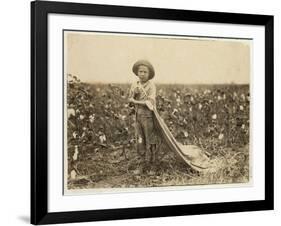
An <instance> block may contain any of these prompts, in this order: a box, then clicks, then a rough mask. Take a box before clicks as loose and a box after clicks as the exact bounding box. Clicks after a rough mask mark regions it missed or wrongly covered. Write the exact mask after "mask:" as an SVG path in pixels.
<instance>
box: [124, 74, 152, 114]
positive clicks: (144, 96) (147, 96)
mask: <svg viewBox="0 0 281 226" xmlns="http://www.w3.org/2000/svg"><path fill="white" fill-rule="evenodd" d="M141 86H142V87H143V89H144V90H145V92H144V91H143V89H142V88H141ZM129 98H134V99H135V100H140V101H145V100H149V101H150V102H151V103H152V105H153V106H155V104H156V86H155V84H154V83H153V82H152V81H151V80H148V81H147V82H146V83H144V84H141V83H140V82H139V81H137V82H134V83H133V84H132V85H131V88H130V91H129ZM136 109H137V113H138V114H147V113H150V114H151V111H150V110H149V109H148V108H147V106H145V105H137V108H136Z"/></svg>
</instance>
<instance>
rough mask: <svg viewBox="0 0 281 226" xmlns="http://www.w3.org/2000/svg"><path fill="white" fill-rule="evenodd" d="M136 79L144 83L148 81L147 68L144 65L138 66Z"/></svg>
mask: <svg viewBox="0 0 281 226" xmlns="http://www.w3.org/2000/svg"><path fill="white" fill-rule="evenodd" d="M138 77H139V79H140V81H141V82H146V81H147V80H148V79H149V69H148V67H147V66H144V65H140V66H139V68H138Z"/></svg>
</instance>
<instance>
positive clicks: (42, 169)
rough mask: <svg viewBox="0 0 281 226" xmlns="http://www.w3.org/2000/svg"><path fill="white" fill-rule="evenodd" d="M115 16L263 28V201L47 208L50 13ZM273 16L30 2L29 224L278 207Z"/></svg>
mask: <svg viewBox="0 0 281 226" xmlns="http://www.w3.org/2000/svg"><path fill="white" fill-rule="evenodd" d="M50 13H57V14H72V15H95V16H112V17H123V18H148V19H162V20H178V21H197V22H212V23H224V24H248V25H262V26H264V27H265V71H264V74H265V84H264V85H265V119H264V120H265V147H264V150H265V199H264V200H257V201H242V202H224V203H204V204H191V205H173V206H157V207H142V208H124V209H106V210H90V211H88V210H87V211H72V212H54V213H52V212H48V179H47V178H48V14H50ZM273 19H274V18H273V16H269V15H250V14H238V13H222V12H205V11H190V10H175V9H157V8H142V7H127V6H115V5H96V4H80V3H62V2H45V1H35V2H31V223H32V224H52V223H70V222H85V221H100V220H115V219H132V218H149V217H166V216H180V215H193V214H214V213H227V212H241V211H257V210H272V209H273V208H274V186H273V183H274V181H273V178H274V172H273V168H274V165H273V163H274V161H273V159H274V158H273V139H274V138H273V133H274V131H273V123H274V115H273V114H274V113H273V108H274V101H273V100H274V96H273V93H274V90H273V88H274V86H273V84H274V81H273Z"/></svg>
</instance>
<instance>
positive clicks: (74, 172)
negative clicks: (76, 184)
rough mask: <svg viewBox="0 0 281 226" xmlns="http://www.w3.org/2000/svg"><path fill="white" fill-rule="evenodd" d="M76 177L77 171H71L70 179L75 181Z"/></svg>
mask: <svg viewBox="0 0 281 226" xmlns="http://www.w3.org/2000/svg"><path fill="white" fill-rule="evenodd" d="M76 175H77V173H76V171H75V170H71V172H70V178H71V179H72V180H74V179H75V178H76Z"/></svg>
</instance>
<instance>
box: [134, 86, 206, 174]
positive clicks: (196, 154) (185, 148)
mask: <svg viewBox="0 0 281 226" xmlns="http://www.w3.org/2000/svg"><path fill="white" fill-rule="evenodd" d="M139 87H140V88H141V89H142V91H143V92H144V94H145V96H146V97H148V95H147V93H146V91H145V89H144V88H143V86H142V85H141V84H139ZM146 104H147V107H148V108H150V109H152V111H153V113H154V117H155V122H156V126H157V129H158V130H159V132H160V134H161V136H162V138H163V139H164V140H165V143H166V144H167V146H168V147H169V149H170V150H171V151H173V152H175V153H176V154H177V155H178V156H180V158H181V159H182V160H183V161H184V162H185V163H187V164H188V165H189V166H190V167H191V168H193V169H194V170H196V171H203V170H206V169H208V167H209V164H210V159H209V157H208V156H207V155H206V153H205V151H204V150H202V149H201V148H199V147H197V146H196V145H183V144H180V143H179V142H177V140H176V139H175V137H174V136H173V134H172V133H171V132H170V130H169V128H168V127H167V125H166V124H165V122H164V120H163V119H162V118H161V116H160V115H159V113H158V111H157V109H156V106H152V105H151V103H150V102H147V103H146Z"/></svg>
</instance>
